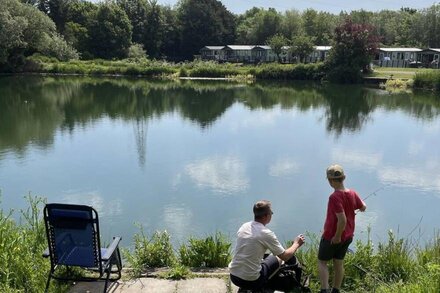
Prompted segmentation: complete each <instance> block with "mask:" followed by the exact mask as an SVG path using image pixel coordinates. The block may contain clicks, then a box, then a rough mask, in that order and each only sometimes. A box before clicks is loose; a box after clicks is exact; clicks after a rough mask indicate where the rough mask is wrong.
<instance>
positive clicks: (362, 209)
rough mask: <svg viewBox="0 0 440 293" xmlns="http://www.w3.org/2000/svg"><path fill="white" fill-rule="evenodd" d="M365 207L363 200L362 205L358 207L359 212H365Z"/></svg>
mask: <svg viewBox="0 0 440 293" xmlns="http://www.w3.org/2000/svg"><path fill="white" fill-rule="evenodd" d="M366 209H367V205H366V204H365V202H364V201H362V207H361V208H359V210H360V211H361V212H365V210H366Z"/></svg>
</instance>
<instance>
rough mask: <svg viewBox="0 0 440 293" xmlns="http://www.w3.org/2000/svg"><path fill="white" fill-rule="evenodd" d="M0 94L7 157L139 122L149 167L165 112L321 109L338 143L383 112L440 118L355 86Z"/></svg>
mask: <svg viewBox="0 0 440 293" xmlns="http://www.w3.org/2000/svg"><path fill="white" fill-rule="evenodd" d="M0 90H1V97H0V149H1V150H4V149H12V150H14V152H16V153H18V154H20V153H23V152H25V151H26V149H27V147H28V146H29V145H30V144H34V145H37V146H39V147H41V148H48V147H50V146H51V145H52V144H53V139H54V134H55V132H56V130H58V129H60V130H61V131H68V132H72V131H73V130H74V129H75V127H76V126H78V127H87V126H88V125H90V124H93V123H94V122H95V121H97V120H98V119H100V118H102V117H103V116H107V117H110V118H111V119H123V120H132V121H133V125H134V133H135V140H136V143H137V147H138V153H139V164H140V165H144V164H145V156H146V149H145V145H146V143H145V141H146V139H147V133H148V132H147V129H148V119H151V118H154V117H161V116H162V115H164V114H167V113H179V114H180V115H181V116H182V117H184V118H185V119H188V120H189V121H192V122H194V123H197V124H198V125H199V126H200V127H201V128H206V127H210V126H211V125H213V124H214V123H215V122H216V121H217V120H218V119H219V118H220V117H221V116H222V115H223V114H224V113H225V111H226V110H227V109H228V108H229V107H231V106H232V105H233V104H234V103H237V102H239V103H243V104H244V105H245V106H246V107H248V108H250V109H253V110H255V109H268V108H273V107H281V108H282V109H292V108H295V109H298V110H299V111H307V110H312V109H317V108H323V109H325V111H324V117H323V119H325V121H326V129H327V131H328V132H329V133H332V134H334V135H336V136H338V135H340V134H341V133H342V132H344V131H348V132H356V131H359V130H360V129H361V128H362V127H363V126H364V125H365V124H366V123H368V121H369V120H370V119H371V114H372V113H373V112H374V111H375V110H376V109H378V108H383V109H386V110H390V109H393V110H401V111H403V112H406V113H408V114H410V115H412V116H415V117H417V118H419V119H423V120H430V119H433V118H434V117H437V116H438V115H439V111H440V100H439V99H438V98H437V97H434V96H432V95H427V94H415V95H409V94H401V95H392V96H388V95H387V96H384V93H383V92H380V91H376V90H368V89H365V88H361V87H356V86H352V87H340V86H319V85H310V84H299V85H294V86H292V85H288V84H282V83H281V84H273V83H270V84H264V83H262V84H256V85H252V86H239V85H236V84H232V83H212V82H211V83H210V82H205V83H199V82H183V83H178V82H148V81H145V80H127V79H94V78H53V77H46V78H43V77H3V78H1V79H0ZM270 118H271V117H267V119H270ZM268 121H270V120H268ZM268 121H266V123H267V122H268ZM263 122H264V121H243V123H252V124H253V123H263Z"/></svg>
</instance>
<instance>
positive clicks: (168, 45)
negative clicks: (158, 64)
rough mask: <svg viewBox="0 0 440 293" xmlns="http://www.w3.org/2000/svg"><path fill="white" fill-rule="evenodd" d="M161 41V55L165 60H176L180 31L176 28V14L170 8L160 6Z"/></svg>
mask: <svg viewBox="0 0 440 293" xmlns="http://www.w3.org/2000/svg"><path fill="white" fill-rule="evenodd" d="M162 15H163V39H162V44H161V45H162V46H161V54H162V55H164V56H166V57H167V59H170V60H173V61H174V60H177V59H178V55H179V51H180V50H179V49H180V30H179V27H178V19H177V12H176V11H175V10H174V9H172V8H171V7H170V6H162Z"/></svg>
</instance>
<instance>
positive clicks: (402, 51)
mask: <svg viewBox="0 0 440 293" xmlns="http://www.w3.org/2000/svg"><path fill="white" fill-rule="evenodd" d="M421 52H422V49H419V48H379V52H378V54H376V58H375V60H374V62H373V63H374V64H375V65H377V66H381V67H418V65H419V64H421V60H420V58H421V55H420V53H421Z"/></svg>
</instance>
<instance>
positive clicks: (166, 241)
mask: <svg viewBox="0 0 440 293" xmlns="http://www.w3.org/2000/svg"><path fill="white" fill-rule="evenodd" d="M140 230H141V231H140V233H137V234H135V235H134V237H133V241H134V251H133V252H130V251H129V250H128V249H123V254H124V257H125V258H126V259H127V261H128V263H129V264H130V265H131V267H132V269H133V273H134V274H135V275H140V274H141V273H142V272H144V271H145V270H146V269H147V268H153V267H168V266H172V265H173V264H175V262H176V257H175V254H174V251H173V247H172V245H171V241H170V240H171V237H170V234H168V232H167V231H163V232H160V231H156V232H155V233H154V234H153V235H152V236H151V238H150V237H148V236H147V235H146V234H145V233H144V229H143V227H140Z"/></svg>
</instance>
